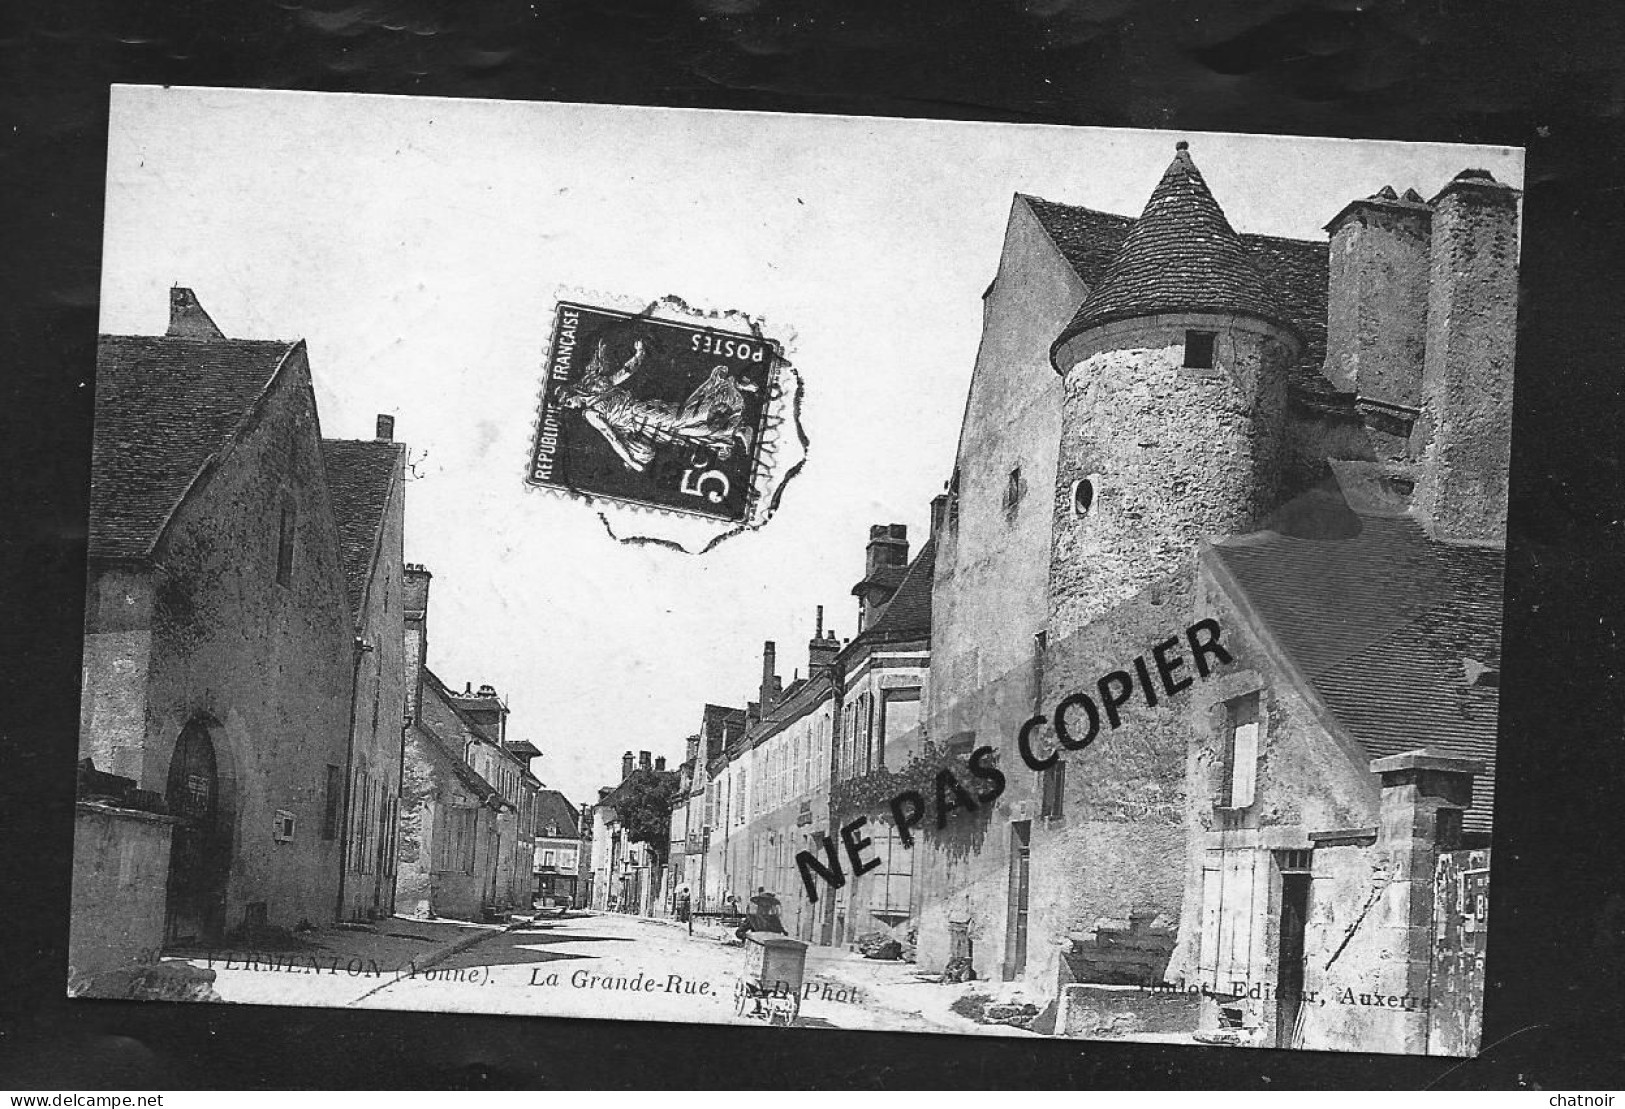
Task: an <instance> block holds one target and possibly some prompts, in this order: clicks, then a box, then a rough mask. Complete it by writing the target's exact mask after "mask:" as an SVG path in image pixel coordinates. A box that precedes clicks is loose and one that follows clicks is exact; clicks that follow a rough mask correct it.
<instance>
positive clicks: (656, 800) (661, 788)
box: [612, 767, 677, 860]
mask: <svg viewBox="0 0 1625 1109" xmlns="http://www.w3.org/2000/svg"><path fill="white" fill-rule="evenodd" d="M676 777H677V776H676V775H675V774H673V773H672V772H671V771H669V770H644V769H642V768H641V767H640V768H639V769H637V770H634V771H632V773H631V774H630V775H628V776H627V779H626V780H625V781H624V782H622V783H621V785H620V788H619V789H617V790H616V791H615V796H614V798H613V802H612V803H613V804H614V806H615V815H616V816H617V817H618V818H619V820H620V824H621V827H622V828H624V829H626V838H627V839H628V840H630V841H631V842H633V843H646V844H648V845H649V848H650V849H651V850H652V851H654V853H655V854H656V855H658V856H660V858H661V859H662V860H664V859H665V857H666V851H667V848H668V847H669V842H668V841H669V839H670V836H671V801H672V791H673V786H674V783H675V780H676Z"/></svg>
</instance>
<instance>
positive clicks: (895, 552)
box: [852, 524, 908, 632]
mask: <svg viewBox="0 0 1625 1109" xmlns="http://www.w3.org/2000/svg"><path fill="white" fill-rule="evenodd" d="M907 565H908V525H907V524H873V525H871V526H870V528H869V545H868V547H866V548H865V549H864V556H863V580H862V581H860V582H858V584H856V585H854V586H853V587H852V595H853V596H855V597H857V599H858V631H860V632H861V631H863V629H864V628H867V627H868V626H869V625H870V624H871V623H873V622H874V618H875V616H876V614H877V612H878V611H879V609H880V608H881V607H882V606H884V605H885V603H886V602H887V601H889V600H891V598H892V594H893V593H895V592H896V591H897V583H896V581H895V580H887V579H888V578H891V577H893V576H894V575H887V576H886V577H885V578H883V577H878V576H877V575H879V573H880V571H881V570H883V569H894V568H895V569H901V568H902V567H904V566H907Z"/></svg>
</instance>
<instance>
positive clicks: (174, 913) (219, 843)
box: [164, 721, 231, 943]
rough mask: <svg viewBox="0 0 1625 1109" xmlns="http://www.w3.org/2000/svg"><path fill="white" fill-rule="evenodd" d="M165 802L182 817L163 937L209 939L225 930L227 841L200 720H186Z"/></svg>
mask: <svg viewBox="0 0 1625 1109" xmlns="http://www.w3.org/2000/svg"><path fill="white" fill-rule="evenodd" d="M164 803H165V804H166V805H167V806H168V808H169V811H170V814H171V815H173V816H176V817H178V818H179V819H180V823H178V824H176V825H175V830H174V836H173V839H172V840H171V841H170V849H169V882H168V887H167V889H166V893H165V903H164V910H165V911H164V939H165V942H166V943H200V942H202V943H207V942H213V941H215V940H218V939H219V938H220V934H221V932H222V930H223V928H222V925H223V923H224V921H223V919H222V918H223V916H224V912H225V892H226V876H227V874H228V872H229V870H230V863H231V859H230V851H231V845H230V842H229V839H228V838H227V836H226V835H225V834H224V831H223V829H222V827H221V825H222V821H221V819H220V773H219V767H218V764H217V763H216V761H215V756H214V743H213V742H212V741H211V740H210V739H209V730H208V728H207V727H206V726H205V725H204V724H202V723H201V722H199V721H193V722H192V723H190V724H188V725H187V726H186V727H185V728H184V729H183V730H182V731H181V736H180V739H179V740H178V741H177V742H176V744H175V753H174V754H173V755H172V756H171V757H170V760H169V776H168V779H167V781H166V783H165V786H164Z"/></svg>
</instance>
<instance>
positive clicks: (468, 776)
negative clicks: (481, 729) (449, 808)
mask: <svg viewBox="0 0 1625 1109" xmlns="http://www.w3.org/2000/svg"><path fill="white" fill-rule="evenodd" d="M423 677H424V685H425V686H427V687H428V690H429V693H430V695H431V696H434V697H438V698H440V701H441V703H442V704H444V705H445V706H446V707H447V708H449V709H451V711H452V714H453V715H455V716H456V717H457V718H458V719H459V720H461V721H462V722H463V723H464V724H465V725H471V724H472V721H469V720H467V719H466V718H464V717H463V714H462V713H461V712H459V711H458V709H457V705H456V703H455V698H453V697H452V695H451V693H450V692H449V691H448V690H447V689H446V686H445V683H444V682H442V681H441V680H440V679H439V678H437V677H435V675H434V672H433V671H431V670H429V669H427V668H425V669H424V671H423ZM418 731H420V732H422V733H423V734H424V735H426V736H428V737H429V739H430V740H431V741H432V742H433V743H434V745H435V746H436V747H438V748H439V749H440V752H441V754H443V755H444V756H445V757H446V759H447V761H448V762H450V763H451V771H452V773H453V774H454V775H455V776H456V778H457V780H458V781H460V782H462V783H463V786H464V787H465V788H466V789H468V791H469V792H471V793H473V794H474V795H475V796H477V797H478V798H479V799H480V800H481V801H482V802H483V801H489V800H491V799H493V798H496V799H498V800H500V799H501V796H502V795H501V794H500V793H499V792H498V791H497V788H496V786H494V785H492V784H491V783H490V782H488V781H486V780H485V777H484V776H483V775H482V774H480V772H479V771H477V770H475V769H474V768H473V767H472V766H470V765H468V762H467V761H466V760H465V759H464V758H463V753H462V752H461V751H459V750H455V749H453V747H452V746H451V744H450V743H449V742H447V737H446V736H443V735H441V734H440V733H439V732H438V731H437V730H435V729H434V728H432V727H429V726H428V725H427V724H419V726H418Z"/></svg>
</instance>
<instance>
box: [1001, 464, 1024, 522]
mask: <svg viewBox="0 0 1625 1109" xmlns="http://www.w3.org/2000/svg"><path fill="white" fill-rule="evenodd" d="M1026 492H1027V483H1026V482H1025V481H1022V480H1021V467H1020V466H1017V467H1015V468H1014V469H1013V470H1011V471H1010V476H1009V477H1007V478H1006V479H1005V482H1004V514H1005V515H1006V516H1014V515H1015V513H1016V509H1017V508H1020V507H1021V498H1022V495H1023V494H1025V493H1026Z"/></svg>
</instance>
